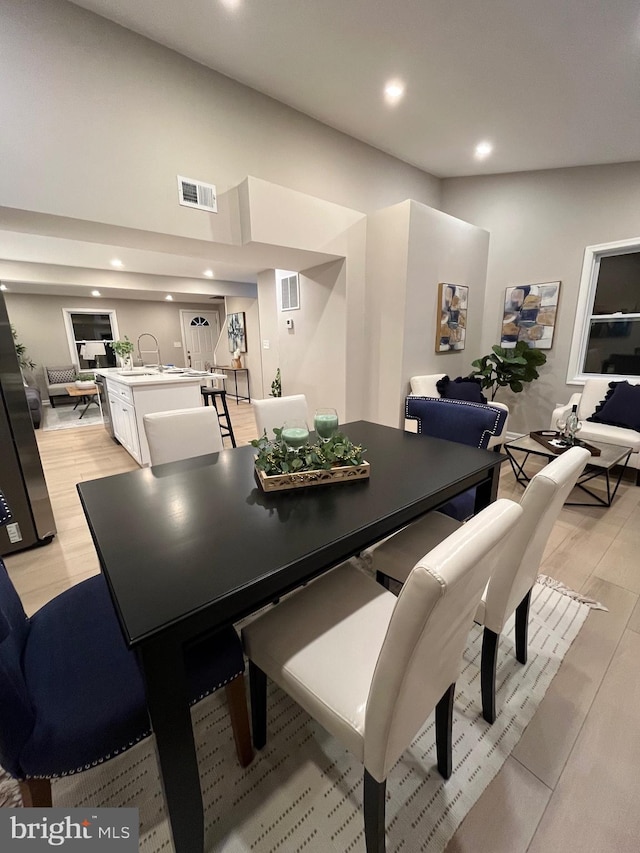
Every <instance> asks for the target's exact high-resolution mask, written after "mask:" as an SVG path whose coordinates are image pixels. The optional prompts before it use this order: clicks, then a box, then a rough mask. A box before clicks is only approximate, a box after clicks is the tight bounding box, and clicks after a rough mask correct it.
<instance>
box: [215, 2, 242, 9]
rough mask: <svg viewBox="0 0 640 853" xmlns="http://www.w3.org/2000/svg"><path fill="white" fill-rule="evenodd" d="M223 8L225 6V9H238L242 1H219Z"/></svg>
mask: <svg viewBox="0 0 640 853" xmlns="http://www.w3.org/2000/svg"><path fill="white" fill-rule="evenodd" d="M220 2H221V3H222V5H223V6H226V7H227V9H233V10H235V9H238V8H239V7H240V5H241V4H242V0H220Z"/></svg>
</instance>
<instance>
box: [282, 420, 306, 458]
mask: <svg viewBox="0 0 640 853" xmlns="http://www.w3.org/2000/svg"><path fill="white" fill-rule="evenodd" d="M280 435H281V438H282V440H283V441H284V443H285V444H286V445H287V447H288V448H289V449H290V450H295V451H296V453H297V452H298V451H299V450H300V448H301V447H304V445H305V444H306V443H307V441H308V440H309V427H308V426H307V425H306V423H305V422H304V421H302V420H293V421H287V422H286V423H285V424H284V425H283V427H282V432H281V434H280Z"/></svg>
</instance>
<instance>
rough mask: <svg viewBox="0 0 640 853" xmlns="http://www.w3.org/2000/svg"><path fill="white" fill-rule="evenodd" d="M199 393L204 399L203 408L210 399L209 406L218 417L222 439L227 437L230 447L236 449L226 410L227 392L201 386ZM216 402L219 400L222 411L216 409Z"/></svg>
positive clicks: (229, 418)
mask: <svg viewBox="0 0 640 853" xmlns="http://www.w3.org/2000/svg"><path fill="white" fill-rule="evenodd" d="M200 393H201V394H202V397H203V399H204V404H205V406H208V405H209V400H210V399H211V405H212V406H213V408H214V409H215V410H216V414H217V415H218V421H219V423H220V432H221V433H222V437H223V438H225V437H226V436H229V438H230V439H231V446H232V447H237V445H236V439H235V436H234V434H233V427H232V426H231V417H230V416H229V409H228V408H227V392H226V391H225V390H224V389H223V388H209V386H208V385H201V386H200ZM218 400H220V402H221V404H222V411H220V409H219V408H218Z"/></svg>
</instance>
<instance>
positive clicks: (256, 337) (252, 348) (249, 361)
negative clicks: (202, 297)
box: [216, 296, 262, 397]
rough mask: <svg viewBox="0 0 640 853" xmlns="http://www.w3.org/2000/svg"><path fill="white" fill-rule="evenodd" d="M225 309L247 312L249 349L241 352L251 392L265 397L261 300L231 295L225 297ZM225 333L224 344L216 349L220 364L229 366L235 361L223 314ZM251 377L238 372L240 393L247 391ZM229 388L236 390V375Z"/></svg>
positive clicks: (245, 321)
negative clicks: (259, 306)
mask: <svg viewBox="0 0 640 853" xmlns="http://www.w3.org/2000/svg"><path fill="white" fill-rule="evenodd" d="M225 310H226V313H227V315H229V314H235V313H236V312H237V311H244V324H245V335H246V342H247V351H246V352H243V353H241V361H242V366H243V367H246V368H247V369H248V371H249V373H248V381H249V392H250V393H249V395H247V396H251V397H256V396H257V397H261V396H262V393H261V389H262V354H261V352H260V318H259V312H258V300H257V299H246V298H244V297H240V296H228V297H227V298H226V299H225ZM220 328H221V329H222V335H221V336H220V344H219V346H218V348H217V349H216V364H219V365H222V366H225V367H226V366H228V365H230V364H231V358H232V353H231V351H230V349H229V339H228V337H227V320H226V316H224V317H223V319H222V323H221V324H220ZM246 383H247V376H246V375H245V374H238V393H239V394H243V395H246V394H247V387H246ZM225 388H226V390H227V391H228V392H230V393H231V392H235V381H234V379H233V377H232V376H229V377H228V378H227V381H226V384H225Z"/></svg>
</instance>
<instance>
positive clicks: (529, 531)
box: [363, 447, 590, 723]
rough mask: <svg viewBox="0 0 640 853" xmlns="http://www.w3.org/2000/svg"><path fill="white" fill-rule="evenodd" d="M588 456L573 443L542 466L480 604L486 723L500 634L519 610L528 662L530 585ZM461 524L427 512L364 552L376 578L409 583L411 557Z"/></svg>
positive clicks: (490, 716)
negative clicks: (569, 448)
mask: <svg viewBox="0 0 640 853" xmlns="http://www.w3.org/2000/svg"><path fill="white" fill-rule="evenodd" d="M589 458H590V454H589V451H588V450H585V449H584V448H580V447H573V448H571V450H567V451H565V453H563V454H562V455H561V456H559V457H558V458H557V459H554V460H553V461H552V462H550V463H549V464H548V465H546V466H545V467H544V468H543V469H542V470H541V471H539V472H538V473H537V474H536V475H535V476H534V477H533V478H532V479H531V481H530V483H529V484H528V485H527V488H526V489H525V491H524V494H523V495H522V498H521V500H520V506H521V507H522V510H523V516H522V519H521V520H520V522H519V523H518V525H517V526H516V527H515V528H514V530H513V531H511V533H510V535H509V537H508V539H507V541H506V543H505V545H504V547H503V549H502V550H501V552H500V557H499V560H498V561H497V562H496V564H495V567H494V571H493V573H492V575H491V578H490V579H489V582H488V583H487V586H486V589H485V590H484V592H483V594H482V598H481V600H480V603H479V605H478V609H477V611H476V615H475V617H474V619H475V621H476V622H478V623H479V624H480V625H484V635H483V639H482V664H481V670H482V672H481V679H480V681H481V692H482V715H483V717H484V718H485V720H486V721H487V722H488V723H493V721H494V720H495V718H496V699H495V689H496V688H495V683H496V662H497V654H498V641H499V639H500V634H501V633H502V630H503V628H504V626H505V624H506V622H507V620H508V619H509V617H510V616H511V615H512V613H513V612H514V610H515V614H516V618H515V635H516V636H515V640H516V643H515V645H516V658H517V659H518V661H520V663H522V664H524V663H526V662H527V630H528V624H529V602H530V598H531V590H532V589H533V585H534V583H535V581H536V578H537V576H538V569H539V568H540V562H541V560H542V555H543V553H544V549H545V547H546V544H547V540H548V538H549V534H550V533H551V529H552V528H553V525H554V524H555V522H556V519H557V517H558V514H559V513H560V510H561V509H562V505H563V504H564V502H565V500H566V499H567V497H568V495H569V493H570V492H571V490H572V489H573V487H574V485H575V483H576V480H577V479H578V477H579V476H580V474H581V473H582V471H583V470H584V467H585V465H586V463H587V461H588V459H589ZM459 528H460V522H458V521H456V520H455V519H453V518H449V517H448V516H446V515H443V514H442V513H440V512H431V513H427V515H425V516H424V517H423V518H421V519H420V520H419V521H416V522H414V523H413V524H411V525H409V526H408V527H405V528H403V529H402V530H400V531H399V532H398V533H396V534H395V535H393V536H390V537H389V538H388V539H386V540H384V541H383V542H382V543H381V544H380V545H379V546H374V548H372V549H371V550H370V551H369V552H366V551H365V552H364V554H363V556H364V558H365V559H367V554H369V555H370V558H371V566H372V568H373V569H374V571H375V572H376V577H377V578H378V580H380V581H381V582H382V583H383V584H384V585H385V586H386V585H387V579H388V578H392V579H393V580H396V581H399V582H400V583H405V582H406V580H407V578H408V576H409V571H410V569H409V568H408V567H410V566H411V565H412V561H415V560H416V559H418V557H419V555H420V554H423V553H424V552H425V551H428V550H430V549H431V548H434V547H435V546H437V544H438V543H439V542H441V541H443V540H445V539H446V537H448V536H450V535H451V534H452V533H453V532H454V531H456V530H458V529H459Z"/></svg>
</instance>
